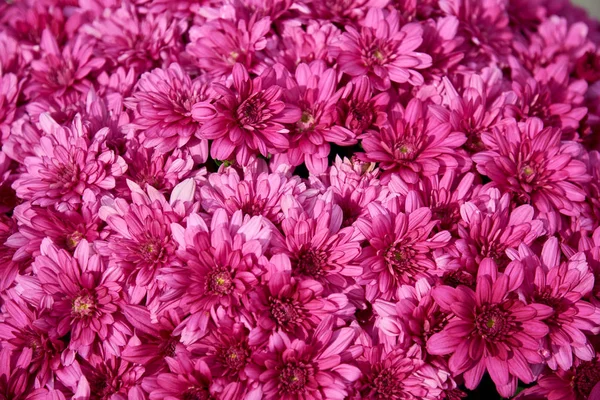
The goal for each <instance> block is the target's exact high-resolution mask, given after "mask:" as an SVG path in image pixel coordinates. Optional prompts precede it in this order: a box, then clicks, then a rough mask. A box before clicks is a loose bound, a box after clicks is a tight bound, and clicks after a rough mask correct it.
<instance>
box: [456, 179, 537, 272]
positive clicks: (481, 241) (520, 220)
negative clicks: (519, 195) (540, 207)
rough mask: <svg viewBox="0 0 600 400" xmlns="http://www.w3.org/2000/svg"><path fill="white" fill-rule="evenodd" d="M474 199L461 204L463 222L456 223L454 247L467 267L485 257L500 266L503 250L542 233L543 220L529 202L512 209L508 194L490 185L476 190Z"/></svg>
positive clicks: (505, 258)
mask: <svg viewBox="0 0 600 400" xmlns="http://www.w3.org/2000/svg"><path fill="white" fill-rule="evenodd" d="M478 195H479V197H478V199H477V200H476V201H478V203H479V204H476V203H474V202H471V201H469V202H466V203H465V204H463V205H462V206H461V207H460V214H461V216H462V220H463V223H462V224H459V226H458V235H459V236H460V239H458V240H457V241H456V248H457V249H458V251H459V252H460V254H461V258H462V259H463V260H464V262H465V265H466V266H467V267H468V268H475V270H472V271H471V272H476V268H477V265H478V264H479V263H480V262H481V260H483V259H484V258H491V259H493V260H494V261H496V262H497V263H499V265H500V266H501V267H504V266H506V262H508V258H507V256H506V253H505V252H506V250H507V249H509V248H517V247H518V246H519V245H520V244H521V243H525V244H527V245H530V244H531V243H532V242H533V241H534V240H535V239H537V238H538V237H540V236H542V234H543V233H544V232H545V230H544V223H543V222H542V221H540V220H538V219H535V218H534V209H533V207H531V206H530V205H528V204H524V205H522V206H519V207H516V208H514V209H513V210H512V211H511V208H512V207H513V205H511V196H510V194H508V193H505V194H504V195H502V196H501V195H500V191H498V190H497V189H494V188H491V189H490V190H488V191H487V193H486V192H483V191H482V192H479V193H478Z"/></svg>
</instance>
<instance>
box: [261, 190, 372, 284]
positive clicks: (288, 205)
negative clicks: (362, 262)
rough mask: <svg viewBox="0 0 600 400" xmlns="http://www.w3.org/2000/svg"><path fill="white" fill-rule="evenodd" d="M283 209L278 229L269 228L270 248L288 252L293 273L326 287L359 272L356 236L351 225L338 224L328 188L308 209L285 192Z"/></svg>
mask: <svg viewBox="0 0 600 400" xmlns="http://www.w3.org/2000/svg"><path fill="white" fill-rule="evenodd" d="M283 211H284V214H285V219H284V220H283V221H282V222H281V233H280V232H273V238H272V251H273V252H274V253H276V254H277V253H285V254H287V255H289V257H290V259H291V261H292V272H293V275H294V276H298V277H304V278H310V279H314V280H317V281H319V282H320V283H322V284H324V285H325V286H326V288H328V289H329V287H330V286H332V287H338V288H346V287H347V286H348V285H349V284H350V283H352V280H353V279H354V278H355V277H357V276H359V275H360V274H361V272H362V268H361V267H359V266H358V265H357V263H356V258H357V257H358V255H359V254H360V240H359V239H357V237H356V235H355V234H354V228H352V227H346V228H342V227H341V225H342V220H343V213H342V210H341V208H340V207H339V206H337V205H335V204H334V203H333V192H332V191H331V190H328V191H327V192H326V193H325V194H323V195H321V196H319V198H318V199H316V201H315V203H314V205H313V206H312V209H311V210H310V211H306V210H304V209H303V208H302V206H301V205H300V204H299V203H298V202H297V201H296V200H295V199H293V198H291V196H286V198H284V199H283Z"/></svg>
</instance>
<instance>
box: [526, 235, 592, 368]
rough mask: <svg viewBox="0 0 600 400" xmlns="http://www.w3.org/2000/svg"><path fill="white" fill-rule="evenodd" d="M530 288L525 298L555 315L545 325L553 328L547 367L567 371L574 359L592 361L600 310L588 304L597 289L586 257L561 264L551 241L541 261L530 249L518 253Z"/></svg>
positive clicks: (580, 255) (554, 241) (579, 255)
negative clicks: (546, 307)
mask: <svg viewBox="0 0 600 400" xmlns="http://www.w3.org/2000/svg"><path fill="white" fill-rule="evenodd" d="M519 253H523V254H520V256H521V257H520V258H522V259H523V260H522V262H523V263H524V265H525V273H526V277H528V280H529V282H531V284H530V285H525V288H524V292H525V295H526V296H527V297H528V298H529V299H530V300H531V301H534V302H536V303H540V304H546V305H548V306H549V307H552V310H553V314H552V315H551V316H550V317H549V318H547V319H546V321H545V323H546V324H547V325H548V328H550V333H549V335H548V336H547V337H546V338H545V340H544V344H545V346H546V348H547V350H548V351H549V359H547V360H546V362H547V363H548V366H549V367H550V368H552V369H553V370H556V369H557V368H560V369H562V370H565V371H566V370H568V369H570V368H571V367H572V365H573V360H574V357H573V356H575V357H577V358H578V359H580V360H582V361H590V360H592V358H594V356H595V351H594V348H593V347H592V345H591V344H590V342H589V340H588V339H587V338H586V334H588V335H596V334H598V332H599V331H600V309H599V308H598V307H595V306H593V305H592V304H590V303H589V302H587V301H586V300H584V297H586V296H587V295H588V294H590V293H591V292H592V289H593V287H594V275H593V273H592V271H590V269H589V268H588V264H587V262H586V261H585V255H584V254H583V253H576V254H574V255H573V256H571V257H570V258H569V260H568V261H567V262H560V258H561V253H560V248H559V243H558V239H557V238H555V237H552V238H550V239H548V240H547V241H546V243H545V244H544V247H543V248H542V253H541V257H540V258H538V257H537V256H536V255H535V254H534V253H533V252H532V251H531V250H530V249H528V248H526V247H524V246H523V247H522V248H520V249H519Z"/></svg>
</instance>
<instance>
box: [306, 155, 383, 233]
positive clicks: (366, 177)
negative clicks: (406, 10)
mask: <svg viewBox="0 0 600 400" xmlns="http://www.w3.org/2000/svg"><path fill="white" fill-rule="evenodd" d="M378 175H379V170H378V169H375V165H374V164H373V163H363V162H361V161H359V160H356V159H353V160H349V159H347V158H344V159H343V160H342V159H341V158H340V157H339V156H336V158H335V161H334V162H333V164H332V165H331V167H330V168H329V171H328V172H327V173H325V174H322V175H321V176H319V179H317V178H316V177H314V176H311V177H309V180H310V182H311V186H312V187H313V188H315V189H319V190H320V191H321V192H323V193H324V192H326V191H327V190H328V189H331V190H332V191H333V199H334V202H335V204H337V205H338V206H340V208H341V209H342V213H343V220H342V227H347V226H350V225H353V224H354V222H356V220H357V219H358V217H361V216H363V215H364V214H365V213H366V212H367V205H368V204H369V203H371V202H372V201H374V200H375V199H377V198H378V197H379V195H380V194H381V192H382V190H383V189H382V188H383V186H382V185H380V183H379V180H378V179H377V176H378ZM355 234H360V232H357V231H355Z"/></svg>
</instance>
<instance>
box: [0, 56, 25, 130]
mask: <svg viewBox="0 0 600 400" xmlns="http://www.w3.org/2000/svg"><path fill="white" fill-rule="evenodd" d="M20 91H21V82H20V81H19V79H18V78H17V76H16V75H15V74H10V73H4V74H3V73H2V67H1V64H0V138H2V141H3V142H4V140H6V139H7V138H8V135H9V133H10V125H11V124H12V122H13V121H14V119H15V114H16V110H17V97H18V96H19V92H20Z"/></svg>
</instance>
